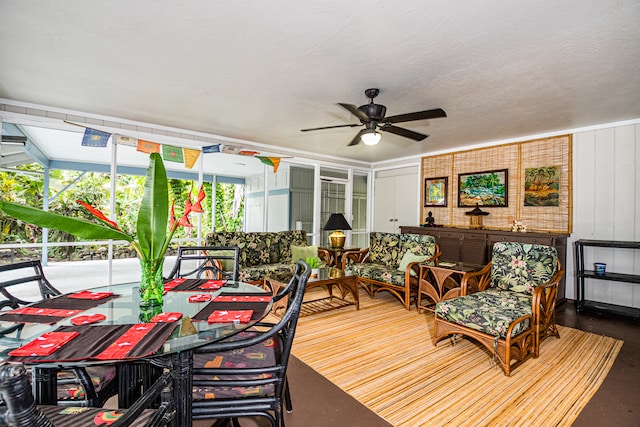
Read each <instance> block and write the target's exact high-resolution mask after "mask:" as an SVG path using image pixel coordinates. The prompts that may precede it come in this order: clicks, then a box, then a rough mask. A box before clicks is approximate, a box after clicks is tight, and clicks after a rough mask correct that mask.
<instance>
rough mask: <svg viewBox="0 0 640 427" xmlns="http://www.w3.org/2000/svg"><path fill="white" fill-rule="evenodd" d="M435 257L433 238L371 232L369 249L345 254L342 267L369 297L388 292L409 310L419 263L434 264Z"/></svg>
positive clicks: (415, 286)
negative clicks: (356, 277)
mask: <svg viewBox="0 0 640 427" xmlns="http://www.w3.org/2000/svg"><path fill="white" fill-rule="evenodd" d="M439 256H440V251H439V250H438V245H437V244H436V240H435V237H433V236H428V235H422V234H396V233H381V232H372V233H371V235H370V237H369V247H368V248H366V249H362V250H360V251H346V252H345V253H344V255H343V256H342V266H343V268H344V270H345V271H347V272H349V273H350V274H353V275H356V276H358V284H359V285H360V286H362V287H363V288H364V289H365V290H366V291H367V293H368V294H369V296H370V297H371V298H373V297H374V296H375V294H376V293H378V292H380V291H388V292H390V293H391V294H393V295H394V296H395V297H397V298H398V299H399V300H400V301H401V302H402V303H403V304H404V306H405V308H406V309H407V310H409V306H410V303H411V296H412V294H414V293H416V294H417V288H418V274H419V273H420V263H422V262H435V261H436V260H437V259H438V257H439Z"/></svg>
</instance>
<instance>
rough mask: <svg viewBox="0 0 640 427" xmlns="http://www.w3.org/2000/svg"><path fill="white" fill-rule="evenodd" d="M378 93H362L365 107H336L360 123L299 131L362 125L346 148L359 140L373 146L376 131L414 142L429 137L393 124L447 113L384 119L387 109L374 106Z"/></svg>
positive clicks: (347, 105) (370, 90)
mask: <svg viewBox="0 0 640 427" xmlns="http://www.w3.org/2000/svg"><path fill="white" fill-rule="evenodd" d="M379 93H380V90H379V89H375V88H373V89H367V90H365V91H364V94H365V95H366V96H367V98H369V103H368V104H365V105H361V106H360V107H356V106H355V105H352V104H344V103H338V105H340V106H342V107H343V108H346V109H347V110H349V112H351V114H353V115H354V116H356V117H357V118H358V119H360V123H351V124H346V125H337V126H324V127H319V128H311V129H301V131H302V132H308V131H312V130H322V129H334V128H342V127H357V126H362V125H364V129H362V130H360V132H358V134H357V135H356V136H355V137H354V138H353V139H352V140H351V142H350V143H349V144H347V145H348V146H352V145H357V144H359V143H360V140H362V142H364V143H365V144H366V145H375V144H377V143H378V142H379V141H380V134H379V133H378V132H377V129H379V130H381V131H384V132H390V133H393V134H396V135H400V136H403V137H405V138H409V139H413V140H415V141H422V140H423V139H425V138H426V137H428V136H429V135H424V134H421V133H418V132H414V131H412V130H408V129H404V128H401V127H398V126H394V123H403V122H411V121H414V120H426V119H437V118H440V117H447V113H445V111H444V110H443V109H442V108H435V109H433V110H425V111H416V112H415V113H407V114H399V115H396V116H390V117H385V116H384V115H385V113H386V112H387V107H385V106H384V105H379V104H374V103H373V98H375V97H376V96H378V94H379Z"/></svg>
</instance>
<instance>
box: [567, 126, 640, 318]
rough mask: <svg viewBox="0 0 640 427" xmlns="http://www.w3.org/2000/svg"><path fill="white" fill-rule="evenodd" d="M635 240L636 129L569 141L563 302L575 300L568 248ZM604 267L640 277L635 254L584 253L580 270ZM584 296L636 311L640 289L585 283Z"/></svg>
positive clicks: (639, 136) (639, 204)
mask: <svg viewBox="0 0 640 427" xmlns="http://www.w3.org/2000/svg"><path fill="white" fill-rule="evenodd" d="M578 239H595V240H625V241H626V240H630V241H639V240H640V124H635V125H634V124H632V125H627V126H619V127H611V128H605V129H598V130H592V131H587V132H580V133H575V134H574V135H573V233H572V235H571V237H570V239H569V242H570V245H569V247H568V251H569V253H568V254H567V264H568V265H567V266H566V275H567V297H568V298H571V299H574V298H575V295H576V293H575V292H576V290H575V279H574V265H573V264H574V252H573V242H574V241H575V240H578ZM596 261H597V262H605V263H606V264H607V270H608V271H615V272H617V273H633V274H640V251H631V250H619V249H618V250H611V249H599V250H595V249H588V250H585V267H587V266H589V267H587V268H589V269H591V268H592V267H591V265H592V263H593V262H596ZM585 296H586V298H587V299H589V300H595V301H602V302H606V303H611V304H619V305H625V306H631V307H640V286H638V285H633V284H629V283H621V282H609V281H604V280H586V285H585Z"/></svg>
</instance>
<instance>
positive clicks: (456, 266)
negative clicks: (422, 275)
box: [436, 261, 484, 273]
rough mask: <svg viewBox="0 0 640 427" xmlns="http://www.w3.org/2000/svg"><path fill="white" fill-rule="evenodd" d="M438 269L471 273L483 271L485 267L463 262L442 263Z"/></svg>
mask: <svg viewBox="0 0 640 427" xmlns="http://www.w3.org/2000/svg"><path fill="white" fill-rule="evenodd" d="M436 267H439V268H446V269H448V270H455V271H460V272H463V273H471V272H474V271H479V270H482V269H483V268H484V265H482V264H474V263H470V262H462V261H440V262H439V263H438V265H437V266H436Z"/></svg>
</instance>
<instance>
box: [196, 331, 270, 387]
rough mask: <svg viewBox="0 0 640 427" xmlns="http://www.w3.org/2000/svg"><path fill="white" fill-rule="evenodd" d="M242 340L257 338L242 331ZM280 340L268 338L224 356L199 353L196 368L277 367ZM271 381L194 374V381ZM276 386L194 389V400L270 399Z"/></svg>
mask: <svg viewBox="0 0 640 427" xmlns="http://www.w3.org/2000/svg"><path fill="white" fill-rule="evenodd" d="M241 335H242V336H243V339H246V338H249V337H250V336H254V335H255V333H254V332H242V333H241ZM277 350H278V348H277V341H276V340H275V339H268V340H266V341H264V342H262V343H258V344H254V345H252V346H250V347H246V348H241V349H237V350H232V351H228V352H222V353H196V354H194V356H193V367H194V368H215V369H220V368H264V367H268V366H274V365H275V363H276V352H277ZM260 378H269V377H268V376H265V375H264V374H261V375H216V376H215V377H209V376H207V375H202V374H198V375H194V376H193V379H194V382H196V381H199V380H200V381H207V380H213V379H219V380H234V379H236V380H237V379H260ZM273 392H274V390H273V385H267V386H257V387H221V386H217V387H216V386H215V384H211V385H196V384H194V386H193V399H194V400H206V399H228V398H234V397H246V396H265V395H266V396H268V395H271V396H272V395H273Z"/></svg>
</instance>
